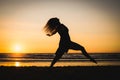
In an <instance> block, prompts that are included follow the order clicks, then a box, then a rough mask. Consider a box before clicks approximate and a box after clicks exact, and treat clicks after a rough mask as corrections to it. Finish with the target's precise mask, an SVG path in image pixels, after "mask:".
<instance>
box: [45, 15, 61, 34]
mask: <svg viewBox="0 0 120 80" xmlns="http://www.w3.org/2000/svg"><path fill="white" fill-rule="evenodd" d="M59 24H60V21H59V19H58V18H56V17H55V18H51V19H49V20H48V22H47V24H46V25H45V27H44V29H45V32H49V33H53V32H54V31H56V28H57V26H58V25H59Z"/></svg>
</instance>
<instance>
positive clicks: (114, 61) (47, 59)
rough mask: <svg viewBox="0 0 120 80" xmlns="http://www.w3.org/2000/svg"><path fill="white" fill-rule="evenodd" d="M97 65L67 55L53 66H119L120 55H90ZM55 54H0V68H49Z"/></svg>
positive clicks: (81, 57) (74, 54)
mask: <svg viewBox="0 0 120 80" xmlns="http://www.w3.org/2000/svg"><path fill="white" fill-rule="evenodd" d="M89 55H90V56H91V57H93V58H94V59H95V60H96V61H97V64H95V63H93V62H91V61H89V59H88V58H86V57H85V56H84V55H83V54H80V53H67V54H64V55H63V56H62V58H61V59H60V60H59V61H58V62H57V63H56V64H55V65H54V66H120V53H90V54H89ZM54 57H55V54H51V53H16V54H15V53H0V66H16V67H19V66H20V67H21V66H22V67H26V66H37V67H44V66H45V67H46V66H50V64H51V62H52V60H53V58H54Z"/></svg>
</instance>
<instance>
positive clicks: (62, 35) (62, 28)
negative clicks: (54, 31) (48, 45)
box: [58, 24, 70, 43]
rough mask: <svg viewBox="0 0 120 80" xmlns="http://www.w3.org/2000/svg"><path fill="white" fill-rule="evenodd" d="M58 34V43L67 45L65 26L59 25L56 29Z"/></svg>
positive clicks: (68, 39)
mask: <svg viewBox="0 0 120 80" xmlns="http://www.w3.org/2000/svg"><path fill="white" fill-rule="evenodd" d="M58 33H59V35H60V42H61V43H68V42H70V36H69V30H68V28H67V27H66V26H65V25H63V24H61V25H60V26H59V27H58Z"/></svg>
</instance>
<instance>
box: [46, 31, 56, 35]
mask: <svg viewBox="0 0 120 80" xmlns="http://www.w3.org/2000/svg"><path fill="white" fill-rule="evenodd" d="M56 33H57V30H54V31H53V32H52V33H51V34H47V36H52V35H54V34H56Z"/></svg>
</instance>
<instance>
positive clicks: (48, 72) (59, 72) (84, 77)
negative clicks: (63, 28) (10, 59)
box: [0, 66, 120, 80]
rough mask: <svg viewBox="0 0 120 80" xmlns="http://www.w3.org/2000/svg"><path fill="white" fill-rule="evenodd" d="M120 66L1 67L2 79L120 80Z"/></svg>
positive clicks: (0, 78)
mask: <svg viewBox="0 0 120 80" xmlns="http://www.w3.org/2000/svg"><path fill="white" fill-rule="evenodd" d="M119 79H120V66H81V67H80V66H76V67H70V66H68V67H53V68H49V67H34V66H33V67H4V66H1V67H0V80H119Z"/></svg>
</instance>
